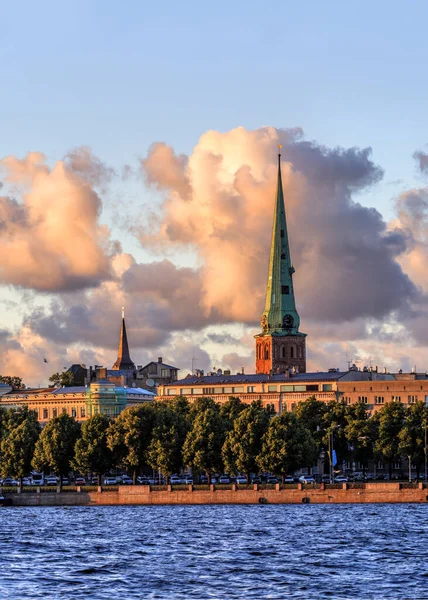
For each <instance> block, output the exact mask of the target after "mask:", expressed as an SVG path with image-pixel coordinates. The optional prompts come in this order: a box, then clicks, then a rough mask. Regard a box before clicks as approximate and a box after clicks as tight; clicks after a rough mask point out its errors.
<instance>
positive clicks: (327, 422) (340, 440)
mask: <svg viewBox="0 0 428 600" xmlns="http://www.w3.org/2000/svg"><path fill="white" fill-rule="evenodd" d="M347 417H348V405H347V404H345V402H343V401H339V402H338V401H335V400H334V401H332V402H329V403H328V404H327V411H326V413H325V414H324V429H323V431H324V436H323V440H322V441H323V447H324V448H326V449H328V450H329V451H330V452H331V442H332V441H333V449H334V450H335V452H336V457H337V463H336V464H341V463H342V462H343V461H345V460H347V459H348V458H350V457H351V450H350V447H349V444H348V440H347V437H346V432H345V431H346V426H347V424H348V419H347ZM333 466H334V465H333Z"/></svg>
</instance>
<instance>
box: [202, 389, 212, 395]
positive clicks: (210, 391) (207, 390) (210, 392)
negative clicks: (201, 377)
mask: <svg viewBox="0 0 428 600" xmlns="http://www.w3.org/2000/svg"><path fill="white" fill-rule="evenodd" d="M204 394H214V388H204Z"/></svg>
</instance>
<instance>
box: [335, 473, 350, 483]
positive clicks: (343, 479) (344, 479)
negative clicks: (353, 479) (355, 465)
mask: <svg viewBox="0 0 428 600" xmlns="http://www.w3.org/2000/svg"><path fill="white" fill-rule="evenodd" d="M334 482H335V483H348V478H347V477H343V476H342V475H338V476H337V477H335V478H334Z"/></svg>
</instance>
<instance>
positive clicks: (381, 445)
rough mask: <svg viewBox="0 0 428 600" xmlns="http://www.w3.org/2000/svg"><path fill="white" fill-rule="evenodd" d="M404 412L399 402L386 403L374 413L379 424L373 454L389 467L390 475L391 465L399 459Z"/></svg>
mask: <svg viewBox="0 0 428 600" xmlns="http://www.w3.org/2000/svg"><path fill="white" fill-rule="evenodd" d="M405 415H406V410H405V408H404V406H403V405H402V404H401V403H400V402H388V403H387V404H384V405H383V406H382V408H381V409H380V410H379V411H378V412H377V413H376V415H375V417H374V418H376V419H377V420H378V423H379V435H378V438H377V440H376V443H375V452H376V453H378V454H379V456H380V457H381V458H383V459H384V460H385V461H386V462H387V463H388V466H389V477H390V478H391V475H392V463H393V461H394V460H397V459H398V458H400V437H399V435H400V431H401V429H402V427H403V425H404V417H405Z"/></svg>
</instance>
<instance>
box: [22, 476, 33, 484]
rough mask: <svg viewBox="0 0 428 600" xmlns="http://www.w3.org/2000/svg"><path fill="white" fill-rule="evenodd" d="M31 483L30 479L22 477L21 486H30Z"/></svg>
mask: <svg viewBox="0 0 428 600" xmlns="http://www.w3.org/2000/svg"><path fill="white" fill-rule="evenodd" d="M32 484H33V482H32V481H31V479H30V478H29V477H23V478H22V485H32Z"/></svg>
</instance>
